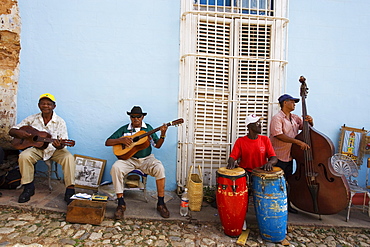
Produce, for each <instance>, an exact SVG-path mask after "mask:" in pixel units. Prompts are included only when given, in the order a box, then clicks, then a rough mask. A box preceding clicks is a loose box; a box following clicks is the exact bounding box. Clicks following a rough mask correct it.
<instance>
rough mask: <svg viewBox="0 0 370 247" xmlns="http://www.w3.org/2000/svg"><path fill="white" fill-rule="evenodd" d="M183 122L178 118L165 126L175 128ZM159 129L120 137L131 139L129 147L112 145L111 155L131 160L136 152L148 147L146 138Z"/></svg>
mask: <svg viewBox="0 0 370 247" xmlns="http://www.w3.org/2000/svg"><path fill="white" fill-rule="evenodd" d="M183 122H184V120H183V119H182V118H179V119H176V120H175V121H172V122H169V123H167V124H166V125H167V126H177V125H179V124H182V123H183ZM161 127H162V126H161ZM161 127H158V128H155V129H153V130H151V131H148V132H145V131H144V130H141V131H139V132H137V133H135V134H134V135H132V136H122V137H121V138H123V137H128V138H131V139H132V143H131V145H130V146H128V147H125V146H124V145H122V144H118V145H114V146H113V153H114V154H115V155H116V156H117V158H118V159H121V160H127V159H129V158H131V157H132V156H133V155H134V154H135V153H136V152H138V151H140V150H143V149H145V148H147V147H149V145H150V142H149V138H148V136H150V135H151V134H153V133H155V132H157V131H158V130H160V129H161Z"/></svg>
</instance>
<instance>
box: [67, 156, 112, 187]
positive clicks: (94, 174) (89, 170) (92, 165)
mask: <svg viewBox="0 0 370 247" xmlns="http://www.w3.org/2000/svg"><path fill="white" fill-rule="evenodd" d="M74 157H75V162H76V173H75V186H76V187H79V188H84V189H91V190H97V189H98V186H99V184H100V182H101V179H102V176H103V172H104V168H105V164H106V162H107V161H106V160H102V159H97V158H93V157H88V156H84V155H78V154H75V155H74Z"/></svg>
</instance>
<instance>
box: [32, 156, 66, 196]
mask: <svg viewBox="0 0 370 247" xmlns="http://www.w3.org/2000/svg"><path fill="white" fill-rule="evenodd" d="M44 163H45V165H46V166H47V167H48V171H47V172H43V171H37V172H38V173H43V174H45V176H47V177H48V183H49V190H50V191H52V190H53V186H51V177H52V175H53V173H54V174H55V177H56V178H57V179H58V180H61V178H60V177H59V175H58V164H57V162H55V161H52V160H45V161H44Z"/></svg>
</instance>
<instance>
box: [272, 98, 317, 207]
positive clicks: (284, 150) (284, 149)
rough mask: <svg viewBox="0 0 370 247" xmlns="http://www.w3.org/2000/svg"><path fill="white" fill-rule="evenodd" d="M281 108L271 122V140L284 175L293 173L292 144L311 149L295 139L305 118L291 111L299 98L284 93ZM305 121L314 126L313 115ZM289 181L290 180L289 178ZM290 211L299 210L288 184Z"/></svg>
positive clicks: (280, 102)
mask: <svg viewBox="0 0 370 247" xmlns="http://www.w3.org/2000/svg"><path fill="white" fill-rule="evenodd" d="M278 101H279V104H280V108H281V110H280V111H279V112H278V113H277V114H276V115H274V116H273V117H272V119H271V123H270V140H271V143H272V146H273V147H274V150H275V153H276V156H277V158H278V163H277V164H276V166H278V167H280V168H281V169H283V171H284V176H285V178H286V180H287V177H289V176H291V175H292V173H293V159H292V156H291V152H290V150H291V147H292V144H293V143H294V144H297V145H298V146H300V148H301V149H302V150H306V149H309V148H310V147H309V145H307V144H306V143H304V142H302V141H300V140H298V139H295V137H296V136H297V134H298V131H299V130H302V128H303V119H302V118H301V117H299V116H298V115H296V114H293V113H291V112H292V111H294V109H295V104H296V103H298V102H299V99H298V98H293V97H292V96H290V95H289V94H283V95H281V96H280V97H279V99H278ZM305 121H308V123H309V124H310V125H311V126H313V119H312V117H311V116H308V115H307V116H306V119H305ZM287 181H288V180H287ZM288 211H289V212H290V213H295V214H296V213H298V211H297V210H296V209H295V208H293V207H292V206H291V205H290V200H289V186H288Z"/></svg>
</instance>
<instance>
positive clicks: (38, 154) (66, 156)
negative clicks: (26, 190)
mask: <svg viewBox="0 0 370 247" xmlns="http://www.w3.org/2000/svg"><path fill="white" fill-rule="evenodd" d="M43 153H44V151H43V150H41V149H38V148H28V149H26V150H24V151H22V152H21V153H20V154H19V159H18V163H19V170H20V171H21V174H22V179H21V183H22V184H28V183H31V182H32V181H33V179H34V173H35V164H36V162H37V161H39V160H42V157H43ZM50 159H51V160H53V161H55V162H57V163H58V164H60V165H61V166H62V169H63V174H64V184H65V186H66V187H68V186H69V185H74V184H75V171H76V164H75V159H74V157H73V155H72V154H71V153H70V152H69V151H68V150H67V149H65V148H63V149H57V150H55V152H54V154H53V156H51V158H50Z"/></svg>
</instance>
